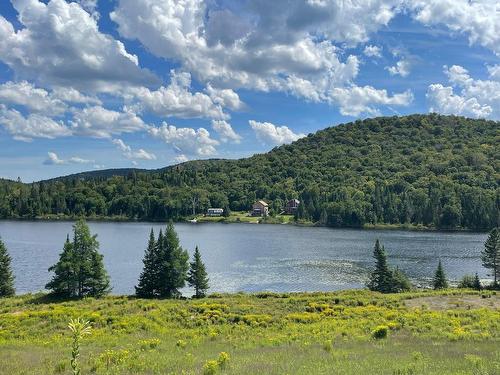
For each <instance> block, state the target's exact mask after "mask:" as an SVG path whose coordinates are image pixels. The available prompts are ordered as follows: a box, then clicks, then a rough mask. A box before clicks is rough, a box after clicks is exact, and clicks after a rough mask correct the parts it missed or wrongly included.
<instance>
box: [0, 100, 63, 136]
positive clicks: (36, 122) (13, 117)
mask: <svg viewBox="0 0 500 375" xmlns="http://www.w3.org/2000/svg"><path fill="white" fill-rule="evenodd" d="M0 125H1V126H3V127H4V128H5V130H7V132H8V133H10V134H11V135H12V136H13V137H14V139H16V140H19V141H25V142H29V141H31V140H33V138H48V139H53V138H57V137H65V136H69V135H71V134H72V133H71V130H70V129H68V127H67V126H66V125H65V124H63V123H62V122H61V121H55V120H53V119H51V118H50V117H47V116H44V115H40V114H37V113H32V114H29V115H28V116H27V117H25V116H24V115H23V114H21V113H20V112H19V111H17V110H15V109H9V108H7V107H6V106H5V105H3V104H0Z"/></svg>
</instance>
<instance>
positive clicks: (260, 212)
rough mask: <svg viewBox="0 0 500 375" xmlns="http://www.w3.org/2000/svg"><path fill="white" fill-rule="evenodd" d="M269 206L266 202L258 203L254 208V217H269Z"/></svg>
mask: <svg viewBox="0 0 500 375" xmlns="http://www.w3.org/2000/svg"><path fill="white" fill-rule="evenodd" d="M268 215H269V205H268V204H267V203H266V202H264V201H257V202H255V203H254V204H253V206H252V216H268Z"/></svg>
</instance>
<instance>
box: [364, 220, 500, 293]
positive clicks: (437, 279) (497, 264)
mask: <svg viewBox="0 0 500 375" xmlns="http://www.w3.org/2000/svg"><path fill="white" fill-rule="evenodd" d="M373 257H374V258H375V268H374V270H373V271H372V273H371V274H370V279H369V281H368V288H369V289H370V290H373V291H377V292H381V293H399V292H404V291H408V290H410V289H411V287H412V286H411V283H410V281H409V280H408V278H407V277H406V275H405V274H404V273H403V272H402V271H401V270H399V269H397V268H396V269H392V268H390V267H389V266H388V264H387V254H386V252H385V248H384V246H383V245H381V244H380V241H379V240H378V239H377V240H376V241H375V248H374V250H373ZM481 260H482V265H483V267H485V268H486V269H488V270H490V273H489V274H488V276H491V277H493V283H492V284H491V285H490V288H492V289H499V288H500V284H499V280H500V229H499V228H494V229H493V230H492V231H491V232H490V233H489V235H488V239H487V240H486V242H485V244H484V250H483V251H482V253H481ZM432 286H433V288H434V289H435V290H438V289H446V288H448V286H449V283H448V280H447V277H446V273H445V271H444V268H443V264H442V263H441V260H439V262H438V266H437V269H436V272H435V273H434V277H433V279H432ZM458 287H459V288H471V289H476V290H481V289H482V288H483V286H482V285H481V281H480V280H479V276H478V274H477V272H476V274H475V275H473V276H472V275H465V276H464V277H463V278H462V280H461V281H460V283H459V284H458Z"/></svg>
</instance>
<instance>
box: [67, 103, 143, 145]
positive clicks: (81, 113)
mask: <svg viewBox="0 0 500 375" xmlns="http://www.w3.org/2000/svg"><path fill="white" fill-rule="evenodd" d="M70 125H71V130H72V131H73V133H74V134H76V135H83V136H90V137H95V138H111V136H112V135H116V134H121V133H132V132H136V131H140V130H145V129H147V125H146V124H145V123H144V121H142V119H141V118H140V117H139V116H137V115H136V114H135V113H134V112H133V111H129V110H127V109H126V108H125V110H124V111H123V112H118V111H113V110H110V109H106V108H103V107H101V106H94V107H87V108H83V109H81V110H77V111H75V114H74V116H73V119H72V120H71V121H70Z"/></svg>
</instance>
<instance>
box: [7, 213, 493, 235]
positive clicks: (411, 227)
mask: <svg viewBox="0 0 500 375" xmlns="http://www.w3.org/2000/svg"><path fill="white" fill-rule="evenodd" d="M80 218H81V217H80V216H47V217H34V218H2V219H0V222H2V221H12V222H15V221H19V222H74V221H76V220H78V219H80ZM249 218H250V217H249ZM84 219H85V220H86V221H88V222H98V223H99V222H103V223H106V222H108V223H152V224H158V223H167V222H168V221H164V220H141V219H131V218H128V217H122V216H103V217H98V216H90V217H84ZM197 219H198V220H199V221H198V222H196V223H191V222H190V221H189V220H190V219H188V218H185V219H182V220H177V221H174V223H175V224H178V223H184V224H193V225H201V224H203V225H206V224H214V223H215V224H250V225H255V224H261V225H291V226H297V227H316V228H330V229H357V230H400V231H409V232H443V233H488V231H489V229H483V230H475V229H469V228H452V229H447V228H436V227H432V226H425V225H421V224H383V223H380V224H364V225H363V226H361V227H352V226H339V227H333V226H328V225H323V224H319V223H313V222H294V221H288V222H279V221H277V220H270V221H262V220H261V219H260V218H255V219H258V220H254V221H245V220H234V219H231V220H227V218H224V217H220V218H217V217H214V218H208V220H207V217H201V218H197ZM271 219H274V218H271Z"/></svg>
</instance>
